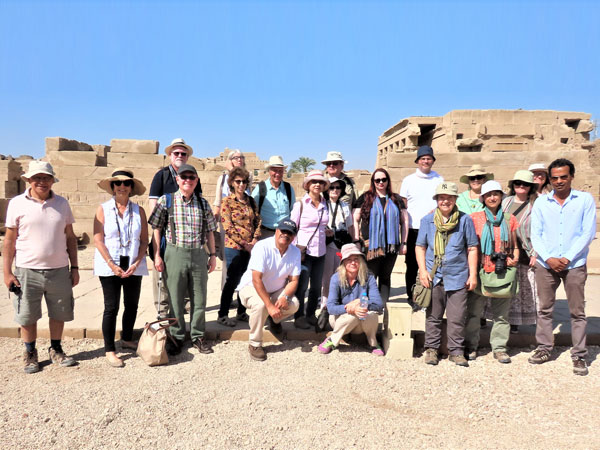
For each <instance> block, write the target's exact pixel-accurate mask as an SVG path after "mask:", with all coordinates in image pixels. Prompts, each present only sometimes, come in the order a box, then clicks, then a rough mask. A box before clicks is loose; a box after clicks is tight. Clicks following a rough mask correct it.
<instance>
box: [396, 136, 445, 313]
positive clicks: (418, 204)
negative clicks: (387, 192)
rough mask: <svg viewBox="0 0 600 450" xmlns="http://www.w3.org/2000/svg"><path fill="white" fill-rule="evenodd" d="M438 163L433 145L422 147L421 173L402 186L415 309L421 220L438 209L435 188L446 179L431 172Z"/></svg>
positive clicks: (407, 279) (409, 281)
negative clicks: (407, 220) (407, 222)
mask: <svg viewBox="0 0 600 450" xmlns="http://www.w3.org/2000/svg"><path fill="white" fill-rule="evenodd" d="M434 163H435V156H433V149H432V148H431V147H430V146H429V145H423V146H421V147H419V150H418V151H417V158H416V159H415V164H416V165H417V170H416V171H415V173H413V174H411V175H408V176H407V177H406V178H404V180H402V186H400V197H402V201H404V204H405V205H406V209H407V211H408V215H409V217H410V220H409V229H408V239H407V242H406V258H405V261H406V273H405V274H404V278H405V282H406V295H407V296H408V302H409V303H410V304H411V305H412V288H413V286H414V285H415V281H416V279H417V272H418V268H419V267H418V265H417V258H416V256H415V246H416V242H417V236H418V234H419V226H420V224H421V219H422V218H423V217H425V216H426V215H427V214H429V212H431V211H432V210H433V209H435V207H436V206H437V204H436V201H435V200H433V196H434V195H435V188H436V187H437V185H438V184H440V183H441V182H442V181H444V178H443V177H442V176H441V175H440V174H438V173H437V172H435V171H434V170H431V168H432V167H433V164H434Z"/></svg>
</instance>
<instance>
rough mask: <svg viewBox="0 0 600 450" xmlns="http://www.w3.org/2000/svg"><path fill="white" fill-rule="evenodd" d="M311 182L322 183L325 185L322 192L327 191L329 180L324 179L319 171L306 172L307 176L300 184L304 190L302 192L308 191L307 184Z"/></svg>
mask: <svg viewBox="0 0 600 450" xmlns="http://www.w3.org/2000/svg"><path fill="white" fill-rule="evenodd" d="M311 181H322V182H324V183H325V187H324V188H323V191H326V190H327V189H329V181H330V180H328V179H327V178H325V177H324V176H323V174H322V173H321V171H320V170H311V171H310V172H308V175H306V177H305V178H304V181H303V182H302V187H303V188H304V190H308V183H310V182H311Z"/></svg>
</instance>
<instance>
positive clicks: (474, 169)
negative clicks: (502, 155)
mask: <svg viewBox="0 0 600 450" xmlns="http://www.w3.org/2000/svg"><path fill="white" fill-rule="evenodd" d="M477 175H485V176H486V177H487V179H488V181H489V180H493V179H494V174H493V173H491V172H487V171H485V170H483V167H481V166H480V165H479V164H473V165H472V166H471V168H470V169H469V171H468V172H467V173H465V174H464V175H463V176H462V177H460V182H461V183H465V184H469V177H474V176H477Z"/></svg>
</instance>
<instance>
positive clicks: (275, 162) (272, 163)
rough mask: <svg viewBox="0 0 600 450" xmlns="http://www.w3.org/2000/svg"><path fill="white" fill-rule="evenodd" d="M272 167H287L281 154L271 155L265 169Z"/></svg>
mask: <svg viewBox="0 0 600 450" xmlns="http://www.w3.org/2000/svg"><path fill="white" fill-rule="evenodd" d="M271 167H283V168H284V169H285V168H286V167H287V166H286V165H285V164H283V158H282V157H281V156H279V155H274V156H270V157H269V162H268V163H267V164H266V165H265V169H270V168H271Z"/></svg>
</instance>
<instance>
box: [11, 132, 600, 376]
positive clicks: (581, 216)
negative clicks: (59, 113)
mask: <svg viewBox="0 0 600 450" xmlns="http://www.w3.org/2000/svg"><path fill="white" fill-rule="evenodd" d="M165 152H166V154H167V156H168V158H169V162H170V164H169V165H168V166H167V167H165V168H163V169H161V170H159V171H158V172H157V173H156V175H155V176H154V178H153V180H152V184H151V186H150V192H149V194H150V195H149V199H150V202H149V205H150V208H151V211H150V214H149V216H148V217H147V215H146V212H145V211H144V209H143V208H142V207H140V206H139V205H138V204H136V203H134V202H133V201H132V200H131V198H132V197H133V196H139V195H142V194H144V192H145V191H146V188H145V187H144V186H143V184H142V182H141V181H140V180H139V179H137V178H136V177H135V175H134V173H133V171H132V170H130V169H124V168H121V169H116V170H114V171H113V173H112V174H111V176H109V177H107V178H105V179H103V180H101V181H100V182H99V183H98V186H99V187H100V188H101V189H103V190H105V191H106V192H108V193H109V194H110V195H111V198H110V199H109V200H107V201H106V202H104V203H103V204H102V205H100V206H99V207H98V209H97V212H96V217H95V220H94V244H95V247H96V252H95V257H94V274H95V275H97V276H98V277H99V279H100V284H101V286H102V291H103V294H104V314H103V318H102V332H103V336H104V348H105V354H106V361H107V363H108V364H110V365H111V366H113V367H122V366H124V362H123V360H122V359H121V358H120V357H119V356H118V354H117V352H116V344H115V330H116V321H117V315H118V311H119V307H120V303H121V301H120V298H121V291H122V292H123V294H122V295H123V305H124V312H123V316H122V332H121V340H120V342H119V344H120V346H121V348H123V349H136V347H137V344H136V342H135V341H134V340H133V328H134V324H135V319H136V315H137V308H138V302H139V297H140V289H141V283H142V277H143V276H146V275H148V274H149V271H148V267H147V265H146V255H149V256H150V257H151V259H152V261H153V264H154V270H153V271H152V272H153V287H154V294H155V301H156V305H157V312H158V317H159V319H166V318H174V319H176V320H173V321H172V325H171V326H170V334H171V336H172V338H173V339H169V340H168V341H167V348H166V351H167V353H168V354H170V355H176V354H178V353H180V352H181V351H182V349H183V347H184V340H185V338H186V320H185V315H186V313H187V312H189V322H190V327H189V335H190V338H191V345H192V347H193V348H195V349H197V350H198V352H200V353H202V354H208V353H212V352H213V349H212V346H211V343H210V342H209V341H208V340H207V339H206V337H205V333H206V319H205V316H206V301H207V280H208V274H209V273H210V272H212V271H213V270H214V269H215V267H216V258H217V253H219V256H220V257H221V258H222V260H223V270H222V273H223V275H222V291H221V296H220V307H219V311H218V318H217V322H218V323H219V324H220V325H222V326H225V327H235V326H237V325H238V323H239V322H248V324H249V327H250V335H249V347H248V352H249V355H250V357H251V358H252V359H254V360H259V361H264V360H265V359H266V358H267V355H266V353H265V350H264V348H263V345H262V341H263V329H264V327H265V325H267V326H268V327H269V329H270V330H271V332H273V333H276V334H278V333H281V332H282V325H281V322H282V321H283V320H285V319H286V318H288V317H291V316H294V318H293V325H294V327H296V328H298V329H310V328H316V329H317V330H319V331H320V330H324V329H326V327H328V326H329V327H331V330H332V332H331V334H330V335H329V336H328V337H327V338H326V339H325V340H324V341H323V342H322V343H321V344H320V345H319V346H318V351H319V352H320V353H322V354H328V353H330V352H331V351H332V350H334V349H336V348H337V347H338V345H339V343H340V341H341V339H342V337H343V336H344V335H346V334H349V333H364V334H365V335H366V338H367V342H368V349H369V351H370V352H371V353H372V354H374V355H377V356H382V355H383V354H384V352H383V349H382V347H381V345H380V344H379V342H378V341H377V330H378V326H379V318H378V316H379V315H380V314H382V313H383V311H384V309H385V305H386V303H387V302H388V300H389V298H390V289H391V274H392V270H393V268H394V265H395V263H396V260H397V257H398V255H405V261H406V280H405V281H406V289H407V297H408V302H409V304H411V305H412V306H413V307H414V309H418V308H419V307H423V308H424V309H425V314H426V331H425V353H424V361H425V363H427V364H431V365H436V364H438V363H439V361H440V353H439V349H440V344H441V340H442V339H441V337H442V320H443V317H444V314H445V315H446V317H447V337H448V339H447V341H448V352H449V360H450V361H451V362H453V363H455V364H457V365H458V366H465V367H466V366H468V365H469V363H468V361H472V360H474V359H476V358H477V350H478V346H479V334H480V329H481V326H482V320H483V321H484V323H485V319H486V318H490V319H491V320H492V328H491V334H490V344H491V347H492V352H493V356H494V358H495V359H496V360H498V361H499V362H500V363H510V362H511V359H510V356H509V355H508V353H507V350H508V349H507V342H508V339H509V336H510V333H511V332H518V326H519V325H526V324H537V328H536V339H537V341H538V347H537V349H536V350H535V352H534V353H533V355H532V356H531V357H530V358H529V362H531V363H532V364H540V363H544V362H546V361H548V360H550V359H551V351H552V347H553V336H552V312H553V308H554V303H555V292H556V289H557V287H558V286H559V284H560V282H561V281H562V282H563V283H564V284H565V290H566V293H567V298H568V303H569V309H570V312H571V322H572V336H573V349H572V358H573V370H574V372H575V373H576V374H579V375H585V374H587V371H588V369H587V363H586V355H587V353H586V345H585V339H586V334H585V326H586V316H585V311H584V305H585V300H584V286H585V279H586V275H587V272H586V258H587V254H588V249H589V245H590V243H591V241H592V239H593V238H594V236H595V231H596V219H595V204H594V200H593V198H592V196H591V195H590V194H588V193H585V192H581V191H577V190H574V189H572V188H571V183H572V180H573V178H574V176H575V167H574V166H573V164H572V163H571V162H570V161H568V160H566V159H558V160H555V161H554V162H552V163H551V164H550V165H549V166H548V167H547V168H546V166H545V165H543V164H533V165H532V166H530V167H529V168H528V169H527V170H519V171H517V172H516V173H515V175H514V177H513V178H512V179H511V180H510V181H509V182H508V186H507V188H508V191H509V193H508V195H506V194H505V193H504V191H503V188H502V186H501V185H500V184H499V183H498V182H497V181H495V180H494V175H493V173H491V172H489V171H486V170H484V169H483V168H482V167H481V166H479V165H474V166H473V167H471V168H470V170H469V171H468V172H467V173H466V174H465V175H464V176H463V177H461V179H460V181H461V183H464V184H466V185H467V189H466V190H465V191H464V192H462V193H461V194H459V192H458V186H457V185H456V184H455V183H451V182H447V181H445V180H444V179H443V177H442V176H441V175H439V174H438V173H436V172H435V171H433V170H432V167H433V166H434V164H435V161H436V158H435V156H434V151H433V149H432V148H431V147H429V146H422V147H420V148H419V149H418V152H417V154H416V159H415V164H416V166H417V167H416V170H415V172H414V173H413V174H411V175H409V176H407V177H406V178H405V179H404V180H402V184H401V188H400V191H399V194H397V193H395V192H394V189H393V186H392V179H391V176H390V174H389V173H388V172H387V171H386V170H385V169H383V168H378V169H376V170H375V171H374V172H373V174H372V176H371V179H370V184H369V186H368V188H367V189H366V190H365V192H363V193H362V194H360V195H358V191H357V188H356V185H355V183H354V181H353V180H352V179H351V178H350V177H348V175H347V174H346V173H344V165H345V163H346V161H344V159H343V157H342V154H341V153H340V152H329V153H328V154H327V157H326V158H325V159H324V160H323V161H322V163H323V165H324V166H325V169H324V170H323V171H320V170H312V171H310V172H309V173H308V174H307V175H306V177H305V178H304V182H303V184H302V187H303V189H304V191H305V193H304V195H302V196H301V197H299V198H298V199H297V198H296V193H295V192H294V189H293V188H292V186H291V185H290V184H289V183H288V182H286V181H285V180H284V173H285V170H286V165H285V164H284V162H283V159H282V158H281V157H280V156H272V157H270V158H269V161H268V164H267V166H266V169H267V171H268V178H267V179H266V180H264V181H261V182H259V183H258V184H256V186H254V188H253V189H252V176H251V174H250V172H249V171H248V170H247V169H246V167H245V158H244V155H243V153H242V152H240V151H239V150H232V151H230V152H229V154H228V155H227V156H226V166H227V171H226V172H225V173H223V174H222V175H221V177H220V178H219V180H218V181H217V189H216V196H215V199H214V202H213V204H212V208H211V206H210V204H209V203H208V201H207V200H206V199H205V198H204V197H203V195H202V188H201V184H200V177H199V176H198V172H197V170H196V168H195V167H194V166H193V165H191V164H188V159H189V157H190V156H191V155H192V153H193V149H192V147H191V146H190V145H188V144H187V143H186V142H185V141H184V140H183V139H180V138H178V139H174V140H173V142H172V143H171V145H169V146H168V147H167V148H166V149H165ZM23 178H24V179H25V181H27V182H28V183H29V186H28V187H27V189H26V191H25V192H24V193H23V194H21V195H19V196H17V197H15V198H14V199H12V200H11V201H10V203H9V206H8V211H7V215H6V229H7V231H6V237H5V243H4V252H3V255H4V256H3V257H4V281H5V284H6V286H7V287H8V288H9V290H10V293H11V294H10V295H11V298H12V301H13V304H14V308H15V320H16V321H17V322H18V323H19V324H20V326H21V337H22V339H23V341H24V343H25V351H24V370H25V372H26V373H34V372H37V371H39V362H38V353H37V349H36V337H37V332H36V330H37V328H36V327H37V325H36V324H37V321H38V320H39V319H40V318H41V316H42V310H41V300H42V297H45V298H46V304H47V309H48V317H49V322H50V323H49V326H50V337H51V341H50V348H49V357H50V360H51V361H52V362H53V363H55V364H58V365H61V366H72V365H74V364H76V362H75V360H74V359H73V358H72V357H70V356H67V355H66V354H65V352H64V351H63V349H62V346H61V338H62V331H63V327H64V323H65V322H67V321H70V320H73V309H74V302H73V293H72V287H73V286H75V285H76V284H77V283H78V281H79V275H78V266H77V245H76V244H77V242H76V237H75V235H74V233H73V227H72V224H73V222H74V219H73V215H72V213H71V210H70V207H69V204H68V202H67V201H66V200H65V199H64V198H63V197H61V196H59V195H56V194H55V193H54V192H53V191H52V185H53V184H54V183H55V182H58V180H57V179H56V177H55V174H54V171H53V169H52V167H51V166H50V164H48V163H47V162H43V161H32V162H31V164H30V167H29V171H28V172H27V173H25V174H24V175H23ZM148 225H149V226H150V227H151V229H152V233H149V231H148V229H149V227H148ZM13 263H14V265H15V269H14V272H13ZM415 286H418V287H419V289H416V288H415V289H414V290H413V288H414V287H415ZM422 293H425V295H426V298H428V299H429V300H427V301H426V302H425V303H423V299H422V298H421V294H422ZM427 293H429V296H428V297H427ZM305 298H306V302H305ZM234 302H235V303H236V314H235V317H229V312H230V308H231V306H232V304H233V303H234ZM319 310H320V314H319V316H318V317H317V311H319Z"/></svg>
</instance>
